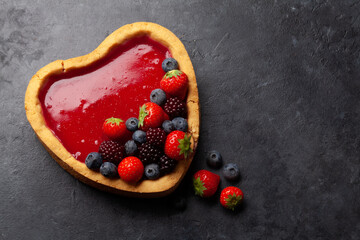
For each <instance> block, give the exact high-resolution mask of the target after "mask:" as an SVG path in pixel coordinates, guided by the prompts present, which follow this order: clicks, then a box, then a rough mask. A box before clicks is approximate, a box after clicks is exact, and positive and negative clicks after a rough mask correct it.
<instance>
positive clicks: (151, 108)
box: [139, 102, 165, 131]
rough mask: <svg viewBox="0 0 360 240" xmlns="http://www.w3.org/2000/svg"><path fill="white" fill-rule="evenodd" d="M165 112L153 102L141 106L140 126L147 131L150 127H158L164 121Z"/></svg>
mask: <svg viewBox="0 0 360 240" xmlns="http://www.w3.org/2000/svg"><path fill="white" fill-rule="evenodd" d="M164 118H165V113H164V111H163V110H162V108H161V107H160V106H159V105H157V104H155V103H152V102H148V103H145V104H144V105H142V106H141V107H140V112H139V128H141V129H142V130H144V131H146V130H148V129H149V128H158V127H160V126H161V124H162V122H163V121H164Z"/></svg>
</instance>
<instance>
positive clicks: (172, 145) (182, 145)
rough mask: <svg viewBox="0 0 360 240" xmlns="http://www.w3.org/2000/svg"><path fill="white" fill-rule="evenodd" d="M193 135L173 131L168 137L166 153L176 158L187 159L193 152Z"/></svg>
mask: <svg viewBox="0 0 360 240" xmlns="http://www.w3.org/2000/svg"><path fill="white" fill-rule="evenodd" d="M190 140H191V135H188V134H186V133H184V132H182V131H172V132H171V133H169V135H168V136H167V138H166V141H165V147H164V152H165V154H166V155H167V156H168V157H169V158H172V159H175V160H178V161H180V160H184V159H187V157H188V156H189V154H190V153H191V152H192V148H191V146H190V145H191V142H190Z"/></svg>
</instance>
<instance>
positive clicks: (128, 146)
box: [125, 140, 138, 156]
mask: <svg viewBox="0 0 360 240" xmlns="http://www.w3.org/2000/svg"><path fill="white" fill-rule="evenodd" d="M137 150H138V148H137V145H136V143H135V141H134V140H129V141H127V142H126V143H125V151H126V155H127V156H134V155H136V153H137Z"/></svg>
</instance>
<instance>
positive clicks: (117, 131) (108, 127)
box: [103, 117, 130, 141]
mask: <svg viewBox="0 0 360 240" xmlns="http://www.w3.org/2000/svg"><path fill="white" fill-rule="evenodd" d="M103 132H104V134H105V135H106V136H107V137H108V138H109V139H111V140H113V141H124V140H126V138H127V137H128V136H129V134H130V132H129V130H127V128H126V125H125V122H124V121H123V120H121V119H120V118H114V117H112V118H108V119H106V120H105V122H104V124H103Z"/></svg>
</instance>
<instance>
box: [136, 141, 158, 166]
mask: <svg viewBox="0 0 360 240" xmlns="http://www.w3.org/2000/svg"><path fill="white" fill-rule="evenodd" d="M138 150H139V158H140V160H141V162H142V163H143V164H144V165H148V164H150V163H158V162H159V159H160V157H161V156H162V154H163V153H162V152H161V151H160V149H158V148H157V147H155V146H153V145H151V144H150V143H147V142H146V143H143V144H141V146H140V147H139V148H138Z"/></svg>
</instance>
